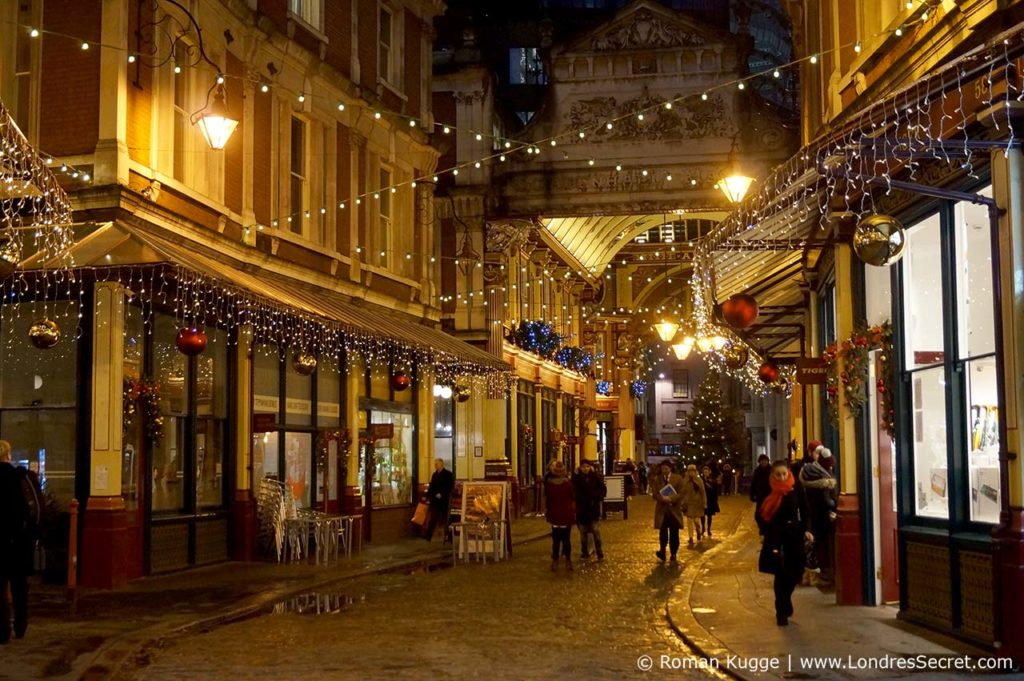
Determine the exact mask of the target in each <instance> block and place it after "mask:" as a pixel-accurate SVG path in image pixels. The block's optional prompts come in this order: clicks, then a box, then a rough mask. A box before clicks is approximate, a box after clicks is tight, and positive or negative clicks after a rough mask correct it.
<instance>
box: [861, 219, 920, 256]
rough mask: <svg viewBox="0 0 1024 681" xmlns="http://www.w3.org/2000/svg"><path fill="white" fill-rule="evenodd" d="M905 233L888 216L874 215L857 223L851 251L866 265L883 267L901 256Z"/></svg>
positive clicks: (905, 241) (898, 224)
mask: <svg viewBox="0 0 1024 681" xmlns="http://www.w3.org/2000/svg"><path fill="white" fill-rule="evenodd" d="M906 245H907V233H906V231H905V230H904V229H903V225H901V224H900V223H899V221H898V220H897V219H896V218H894V217H892V216H890V215H880V214H877V213H876V214H874V215H869V216H868V217H866V218H864V219H863V220H861V221H860V222H859V223H857V229H855V230H854V232H853V250H854V252H855V253H856V254H857V257H858V258H860V259H861V260H863V261H864V262H865V263H867V264H868V265H873V266H874V267H885V266H886V265H891V264H893V263H894V262H896V261H898V260H899V259H900V258H901V257H902V256H903V249H904V247H905V246H906Z"/></svg>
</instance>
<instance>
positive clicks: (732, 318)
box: [722, 293, 758, 329]
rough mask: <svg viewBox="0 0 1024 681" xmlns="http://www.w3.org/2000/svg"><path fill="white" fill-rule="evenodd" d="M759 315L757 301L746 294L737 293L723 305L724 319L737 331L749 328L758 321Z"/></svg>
mask: <svg viewBox="0 0 1024 681" xmlns="http://www.w3.org/2000/svg"><path fill="white" fill-rule="evenodd" d="M757 313H758V308H757V301H756V300H755V299H754V296H751V295H747V294H746V293H737V294H736V295H734V296H730V297H729V300H727V301H725V302H724V303H722V319H724V320H725V321H726V322H728V323H729V326H732V327H733V328H735V329H746V328H749V327H750V326H751V325H752V324H753V323H754V322H756V321H757Z"/></svg>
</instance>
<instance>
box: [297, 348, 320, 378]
mask: <svg viewBox="0 0 1024 681" xmlns="http://www.w3.org/2000/svg"><path fill="white" fill-rule="evenodd" d="M292 369H295V373H297V374H299V375H300V376H309V375H310V374H312V373H313V372H314V371H316V357H315V356H313V355H311V354H310V353H308V352H296V353H295V356H294V357H292Z"/></svg>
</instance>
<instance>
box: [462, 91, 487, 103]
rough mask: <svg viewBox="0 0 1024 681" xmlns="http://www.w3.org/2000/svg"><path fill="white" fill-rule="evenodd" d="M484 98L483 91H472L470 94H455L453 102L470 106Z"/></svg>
mask: <svg viewBox="0 0 1024 681" xmlns="http://www.w3.org/2000/svg"><path fill="white" fill-rule="evenodd" d="M483 98H484V91H483V90H473V91H471V92H456V93H455V102H456V103H457V104H472V103H474V102H481V101H483Z"/></svg>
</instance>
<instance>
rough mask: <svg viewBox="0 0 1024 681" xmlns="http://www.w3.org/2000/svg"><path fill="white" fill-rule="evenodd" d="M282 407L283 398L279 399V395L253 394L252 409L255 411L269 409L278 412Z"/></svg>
mask: <svg viewBox="0 0 1024 681" xmlns="http://www.w3.org/2000/svg"><path fill="white" fill-rule="evenodd" d="M280 408H281V400H280V399H278V397H277V395H255V394H254V395H253V396H252V410H253V411H269V412H273V413H274V414H276V413H277V412H278V410H280Z"/></svg>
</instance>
